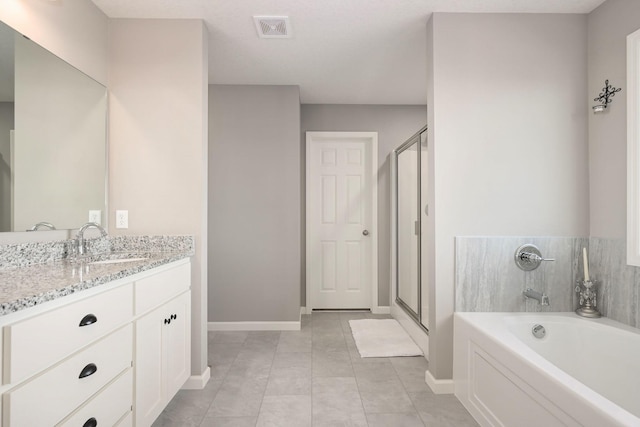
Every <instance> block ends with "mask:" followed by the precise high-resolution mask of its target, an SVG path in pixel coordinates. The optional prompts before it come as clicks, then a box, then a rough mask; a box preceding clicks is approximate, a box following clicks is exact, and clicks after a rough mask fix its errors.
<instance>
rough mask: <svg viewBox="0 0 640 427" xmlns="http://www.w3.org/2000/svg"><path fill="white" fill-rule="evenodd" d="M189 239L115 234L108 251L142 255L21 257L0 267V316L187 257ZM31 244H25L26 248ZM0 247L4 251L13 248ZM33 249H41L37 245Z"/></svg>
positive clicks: (189, 246)
mask: <svg viewBox="0 0 640 427" xmlns="http://www.w3.org/2000/svg"><path fill="white" fill-rule="evenodd" d="M96 240H98V239H96ZM193 243H194V242H193V237H191V236H176V237H167V236H144V237H139V236H136V237H133V238H123V237H116V238H113V239H109V240H108V241H107V242H106V243H105V244H108V245H107V248H108V252H112V253H122V252H126V253H127V255H129V256H130V257H140V258H145V259H143V260H138V261H127V262H120V263H113V264H93V263H92V262H93V261H97V260H100V255H94V256H92V257H90V258H88V259H87V260H85V261H83V262H77V261H76V262H72V261H70V260H68V259H66V258H64V257H63V258H59V259H55V260H48V261H47V262H43V263H33V262H27V261H25V260H23V263H22V264H20V263H14V264H13V266H10V267H5V268H0V316H3V315H6V314H9V313H14V312H16V311H19V310H22V309H25V308H28V307H33V306H35V305H38V304H42V303H44V302H47V301H51V300H54V299H56V298H60V297H63V296H66V295H71V294H74V293H76V292H79V291H82V290H85V289H90V288H93V287H95V286H99V285H102V284H105V283H108V282H112V281H114V280H118V279H122V278H126V277H128V276H132V275H134V274H137V273H141V272H144V271H147V270H150V269H152V268H156V267H159V266H161V265H164V264H168V263H171V262H174V261H178V260H181V259H185V258H188V257H190V256H192V255H193V254H194V245H193ZM18 246H24V245H18ZM32 246H33V244H29V247H30V250H33V248H32ZM0 249H1V250H2V252H3V253H4V254H5V255H6V252H7V251H10V250H13V249H14V248H7V247H6V246H5V247H2V248H0ZM17 249H18V250H20V249H21V248H17ZM35 252H37V253H42V251H41V250H40V249H38V250H35ZM7 257H8V256H7ZM125 257H126V256H125ZM13 258H14V259H16V256H14V257H13ZM16 265H18V266H16ZM20 265H24V266H20Z"/></svg>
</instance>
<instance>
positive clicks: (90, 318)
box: [78, 314, 98, 327]
mask: <svg viewBox="0 0 640 427" xmlns="http://www.w3.org/2000/svg"><path fill="white" fill-rule="evenodd" d="M97 321H98V318H97V317H96V316H95V315H94V314H87V315H86V316H84V317H83V318H82V320H81V321H80V324H79V325H78V326H80V327H82V326H89V325H93V324H94V323H96V322H97Z"/></svg>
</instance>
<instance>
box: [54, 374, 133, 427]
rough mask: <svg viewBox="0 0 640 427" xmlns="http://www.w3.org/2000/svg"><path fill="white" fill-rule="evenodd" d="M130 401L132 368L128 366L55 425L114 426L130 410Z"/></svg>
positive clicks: (65, 426) (67, 426)
mask: <svg viewBox="0 0 640 427" xmlns="http://www.w3.org/2000/svg"><path fill="white" fill-rule="evenodd" d="M132 402H133V369H132V368H129V369H127V370H126V371H125V373H124V374H122V375H120V377H118V379H116V380H115V381H114V382H113V383H111V384H109V385H108V386H107V387H106V388H105V389H104V390H102V391H100V393H98V394H97V395H96V396H94V397H93V398H92V399H91V400H90V401H88V402H87V403H86V404H85V405H84V406H82V407H81V408H80V409H78V410H77V411H76V412H75V413H74V414H73V415H71V416H70V417H69V418H67V419H65V420H64V421H63V422H61V423H60V424H57V426H60V427H78V426H84V425H96V426H115V425H117V424H118V422H119V421H120V420H121V419H122V418H123V417H124V415H125V414H126V413H127V412H129V413H130V412H131V404H132Z"/></svg>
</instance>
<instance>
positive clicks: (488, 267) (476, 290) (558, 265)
mask: <svg viewBox="0 0 640 427" xmlns="http://www.w3.org/2000/svg"><path fill="white" fill-rule="evenodd" d="M525 243H532V244H534V245H536V246H538V248H540V250H541V252H542V255H543V256H544V257H545V258H555V260H556V261H554V262H544V263H542V265H541V266H540V267H539V268H538V269H536V270H533V271H522V270H520V269H519V268H518V267H517V266H516V264H515V262H514V254H515V251H516V249H517V248H518V247H519V246H521V245H523V244H525ZM583 247H586V248H588V250H589V271H590V275H591V278H592V279H594V280H596V282H597V285H598V305H597V308H598V310H599V311H600V312H601V313H602V314H603V315H604V316H607V317H609V318H611V319H613V320H617V321H618V322H621V323H624V324H627V325H630V326H634V327H640V268H637V267H630V266H628V265H627V262H626V242H625V240H623V239H602V238H595V237H592V238H584V237H575V238H573V237H457V238H456V294H455V298H456V300H455V304H456V311H512V312H513V311H519V312H536V311H573V310H575V309H576V308H577V307H578V300H577V295H576V293H575V292H574V288H575V285H576V280H578V279H581V278H582V277H583V267H582V248H583ZM527 287H530V288H533V289H535V290H537V291H539V292H545V293H546V294H547V295H549V301H550V305H549V306H548V307H546V306H541V305H540V304H538V302H537V301H534V300H525V299H524V297H523V296H522V291H523V290H524V289H525V288H527Z"/></svg>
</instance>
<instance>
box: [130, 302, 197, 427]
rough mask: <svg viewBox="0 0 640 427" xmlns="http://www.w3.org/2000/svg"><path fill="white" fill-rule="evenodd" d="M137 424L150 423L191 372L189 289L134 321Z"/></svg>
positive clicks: (148, 424) (145, 424) (142, 425)
mask: <svg viewBox="0 0 640 427" xmlns="http://www.w3.org/2000/svg"><path fill="white" fill-rule="evenodd" d="M135 368H136V403H135V419H136V426H137V427H145V426H150V425H151V424H153V422H154V421H155V420H156V418H157V417H158V416H159V415H160V413H162V411H163V410H164V408H165V406H166V405H167V404H168V403H169V401H170V400H171V399H172V398H173V396H175V394H176V393H177V392H178V390H179V389H180V388H181V387H182V386H183V385H184V383H185V381H186V380H187V378H188V377H189V375H190V373H191V292H190V291H189V292H185V293H183V294H182V295H180V296H178V297H176V298H174V299H172V300H171V301H169V302H167V303H166V304H164V305H162V306H160V307H159V308H157V309H155V310H153V311H152V312H150V313H149V314H147V315H145V316H143V317H141V318H140V319H139V320H138V321H137V322H136V364H135Z"/></svg>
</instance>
